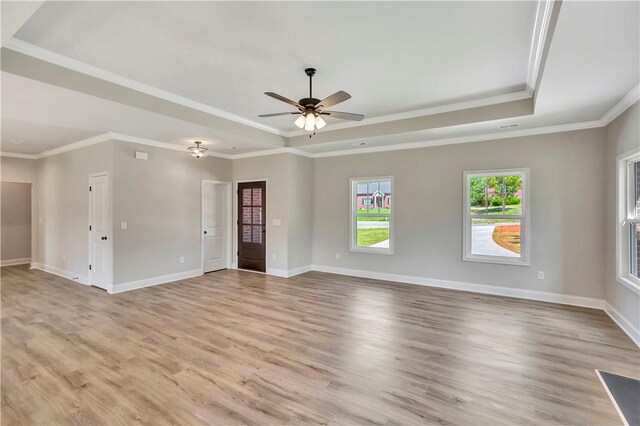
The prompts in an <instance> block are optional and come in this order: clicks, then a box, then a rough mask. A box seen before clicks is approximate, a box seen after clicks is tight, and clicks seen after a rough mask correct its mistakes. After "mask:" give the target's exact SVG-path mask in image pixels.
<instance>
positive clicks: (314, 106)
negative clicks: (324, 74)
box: [259, 68, 364, 132]
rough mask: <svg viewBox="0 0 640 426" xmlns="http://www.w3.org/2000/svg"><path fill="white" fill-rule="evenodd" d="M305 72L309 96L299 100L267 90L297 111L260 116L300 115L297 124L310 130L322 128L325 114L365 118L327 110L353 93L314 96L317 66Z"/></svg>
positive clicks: (344, 117)
mask: <svg viewBox="0 0 640 426" xmlns="http://www.w3.org/2000/svg"><path fill="white" fill-rule="evenodd" d="M304 72H305V74H307V76H309V97H308V98H302V99H300V100H299V101H298V102H295V101H292V100H291V99H288V98H285V97H284V96H281V95H278V94H277V93H273V92H265V93H264V94H265V95H267V96H271V97H272V98H274V99H277V100H279V101H282V102H284V103H287V104H289V105H292V106H294V107H296V108H297V109H298V111H296V112H276V113H274V114H262V115H259V117H278V116H281V115H300V117H298V118H297V119H296V121H295V125H296V126H298V128H300V129H304V130H306V131H308V132H313V131H314V130H316V129H318V130H320V129H322V128H323V127H324V126H325V125H326V124H327V123H326V122H325V121H324V120H323V119H322V116H323V115H326V116H329V117H335V118H341V119H343V120H351V121H361V120H362V119H363V118H364V115H362V114H353V113H350V112H338V111H327V110H326V109H325V108H328V107H330V106H333V105H336V104H339V103H340V102H344V101H346V100H347V99H350V98H351V95H350V94H348V93H347V92H343V91H340V92H336V93H334V94H333V95H331V96H329V97H327V98H324V99H323V100H320V99H316V98H314V97H313V76H314V75H315V74H316V69H315V68H307V69H306V70H304Z"/></svg>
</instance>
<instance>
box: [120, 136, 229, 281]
mask: <svg viewBox="0 0 640 426" xmlns="http://www.w3.org/2000/svg"><path fill="white" fill-rule="evenodd" d="M136 151H144V152H147V153H148V154H149V159H148V160H136V159H135V152H136ZM113 162H114V173H113V184H114V189H113V228H114V229H113V232H114V246H113V254H114V263H113V266H114V285H118V284H122V283H126V282H130V281H137V280H142V279H147V278H154V277H159V276H163V275H168V274H175V273H180V272H187V271H193V270H196V269H200V267H201V264H200V262H201V251H200V243H201V232H202V229H201V224H200V222H201V188H202V180H203V179H206V180H216V181H225V182H231V177H232V175H231V161H230V160H226V159H220V158H214V157H203V158H200V159H198V160H196V159H194V158H193V157H191V156H190V155H189V153H188V152H186V151H185V152H181V151H174V150H169V149H164V148H156V147H152V146H147V145H138V144H132V143H127V142H119V141H116V142H114V154H113ZM121 222H127V229H126V230H121V229H120V224H121ZM181 256H184V258H185V259H184V263H180V257H181Z"/></svg>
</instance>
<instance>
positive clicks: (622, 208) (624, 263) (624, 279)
mask: <svg viewBox="0 0 640 426" xmlns="http://www.w3.org/2000/svg"><path fill="white" fill-rule="evenodd" d="M636 161H640V152H638V150H637V149H633V150H631V151H628V152H626V153H624V154H622V155H620V156H618V161H617V166H616V176H617V179H616V189H617V190H616V207H617V208H616V210H617V211H616V278H617V281H618V282H619V283H620V284H622V285H624V286H625V287H628V288H629V289H630V290H631V291H633V292H635V293H636V294H640V279H638V278H637V277H635V276H633V275H631V273H630V271H629V256H630V253H629V244H630V241H629V237H630V236H629V232H628V226H629V223H628V220H629V218H631V217H632V216H633V214H632V210H631V209H632V208H635V206H631V202H630V201H631V198H632V193H633V188H631V185H630V183H631V181H632V180H631V173H632V171H631V164H632V163H634V162H636Z"/></svg>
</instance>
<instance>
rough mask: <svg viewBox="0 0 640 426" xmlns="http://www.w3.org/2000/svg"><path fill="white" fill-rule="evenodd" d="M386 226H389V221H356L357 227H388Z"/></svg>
mask: <svg viewBox="0 0 640 426" xmlns="http://www.w3.org/2000/svg"><path fill="white" fill-rule="evenodd" d="M388 227H389V222H383V221H377V222H376V221H358V229H372V228H388Z"/></svg>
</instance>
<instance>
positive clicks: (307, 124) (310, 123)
mask: <svg viewBox="0 0 640 426" xmlns="http://www.w3.org/2000/svg"><path fill="white" fill-rule="evenodd" d="M315 127H316V116H315V114H314V113H312V112H308V113H307V115H306V118H305V121H304V129H305V130H306V131H308V132H313V130H314V129H315Z"/></svg>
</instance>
